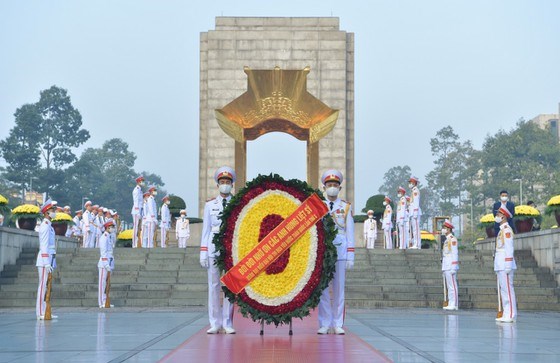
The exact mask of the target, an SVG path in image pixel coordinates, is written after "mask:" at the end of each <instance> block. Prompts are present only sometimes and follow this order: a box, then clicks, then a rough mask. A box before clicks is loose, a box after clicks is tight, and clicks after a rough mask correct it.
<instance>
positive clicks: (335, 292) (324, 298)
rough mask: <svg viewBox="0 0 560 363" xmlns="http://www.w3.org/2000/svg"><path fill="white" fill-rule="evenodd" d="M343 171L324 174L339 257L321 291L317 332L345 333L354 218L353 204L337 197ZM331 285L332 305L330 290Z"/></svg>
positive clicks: (324, 183)
mask: <svg viewBox="0 0 560 363" xmlns="http://www.w3.org/2000/svg"><path fill="white" fill-rule="evenodd" d="M342 180H343V177H342V173H341V172H340V171H338V170H334V169H330V170H327V171H325V172H324V173H323V175H322V177H321V182H322V183H323V189H324V190H325V193H326V194H327V200H325V204H326V205H327V208H328V209H329V213H330V215H331V217H332V218H333V221H334V223H335V226H336V230H337V235H336V237H335V239H334V241H333V244H334V245H335V246H336V253H337V260H336V269H335V273H334V277H333V279H332V281H331V282H330V284H329V286H327V287H326V288H325V289H324V290H323V293H322V294H321V300H320V301H319V330H317V334H328V332H329V329H331V328H332V332H333V333H334V334H339V335H341V334H344V333H345V332H344V329H342V325H343V324H344V285H345V280H346V270H350V269H352V268H353V267H354V217H353V215H352V206H351V204H350V203H348V202H347V201H345V200H342V199H340V198H339V197H338V193H339V192H340V189H341V187H340V185H341V184H342ZM331 288H332V304H331V294H330V290H331Z"/></svg>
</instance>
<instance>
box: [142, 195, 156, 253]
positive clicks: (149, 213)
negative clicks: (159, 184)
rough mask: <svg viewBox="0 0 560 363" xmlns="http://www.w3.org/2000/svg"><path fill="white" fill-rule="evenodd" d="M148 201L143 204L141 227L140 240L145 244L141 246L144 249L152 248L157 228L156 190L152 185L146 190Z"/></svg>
mask: <svg viewBox="0 0 560 363" xmlns="http://www.w3.org/2000/svg"><path fill="white" fill-rule="evenodd" d="M148 193H149V195H148V199H146V203H145V204H144V208H145V211H144V212H145V213H144V217H143V223H144V225H143V227H142V238H143V240H144V241H143V242H145V244H144V243H143V244H142V247H144V248H154V237H155V234H156V227H157V216H156V213H157V206H156V199H155V196H156V195H157V188H156V187H155V186H154V185H152V186H150V187H149V188H148Z"/></svg>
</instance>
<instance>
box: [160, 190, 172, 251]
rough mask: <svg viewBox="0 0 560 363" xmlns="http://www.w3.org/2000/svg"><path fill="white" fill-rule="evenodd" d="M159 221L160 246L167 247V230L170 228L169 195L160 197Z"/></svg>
mask: <svg viewBox="0 0 560 363" xmlns="http://www.w3.org/2000/svg"><path fill="white" fill-rule="evenodd" d="M161 201H162V205H161V213H160V215H161V223H160V226H159V227H160V231H161V248H166V247H167V231H169V228H171V213H170V212H169V203H170V201H169V195H166V196H165V197H163V198H162V199H161Z"/></svg>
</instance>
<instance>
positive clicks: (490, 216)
mask: <svg viewBox="0 0 560 363" xmlns="http://www.w3.org/2000/svg"><path fill="white" fill-rule="evenodd" d="M515 209H516V210H517V208H515ZM480 223H495V221H494V215H493V214H492V213H488V214H486V215H484V216H483V217H482V218H480Z"/></svg>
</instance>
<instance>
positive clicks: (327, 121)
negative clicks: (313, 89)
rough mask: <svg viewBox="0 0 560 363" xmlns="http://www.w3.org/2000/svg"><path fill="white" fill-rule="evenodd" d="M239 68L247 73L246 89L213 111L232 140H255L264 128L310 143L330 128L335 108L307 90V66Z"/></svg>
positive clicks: (325, 133) (336, 112) (334, 122)
mask: <svg viewBox="0 0 560 363" xmlns="http://www.w3.org/2000/svg"><path fill="white" fill-rule="evenodd" d="M243 70H244V72H245V73H246V74H247V92H245V93H243V94H242V95H241V96H239V97H237V98H236V99H235V100H233V101H232V102H230V103H228V104H227V105H226V106H225V107H224V108H222V109H217V110H215V111H214V112H215V115H216V119H217V120H218V124H219V125H220V127H221V128H222V130H224V132H225V133H226V134H228V135H229V136H231V137H232V138H233V139H234V140H235V141H237V142H245V141H247V140H255V139H257V138H258V137H259V136H261V135H264V134H266V133H268V132H273V131H281V132H285V133H288V134H290V135H292V136H294V137H295V138H297V139H298V140H304V141H308V142H309V143H311V144H312V143H315V142H317V141H319V140H320V139H321V138H322V137H324V136H325V135H327V134H328V133H329V132H330V131H331V130H332V129H333V127H334V125H335V124H336V120H337V119H338V112H339V110H333V109H331V108H330V107H328V106H327V105H325V104H324V103H323V102H321V101H320V100H318V99H317V98H315V97H314V96H313V95H312V94H310V93H309V92H307V74H308V73H309V71H310V68H309V67H305V68H304V69H303V70H282V69H280V67H274V69H273V70H252V69H250V68H249V67H244V69H243Z"/></svg>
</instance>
